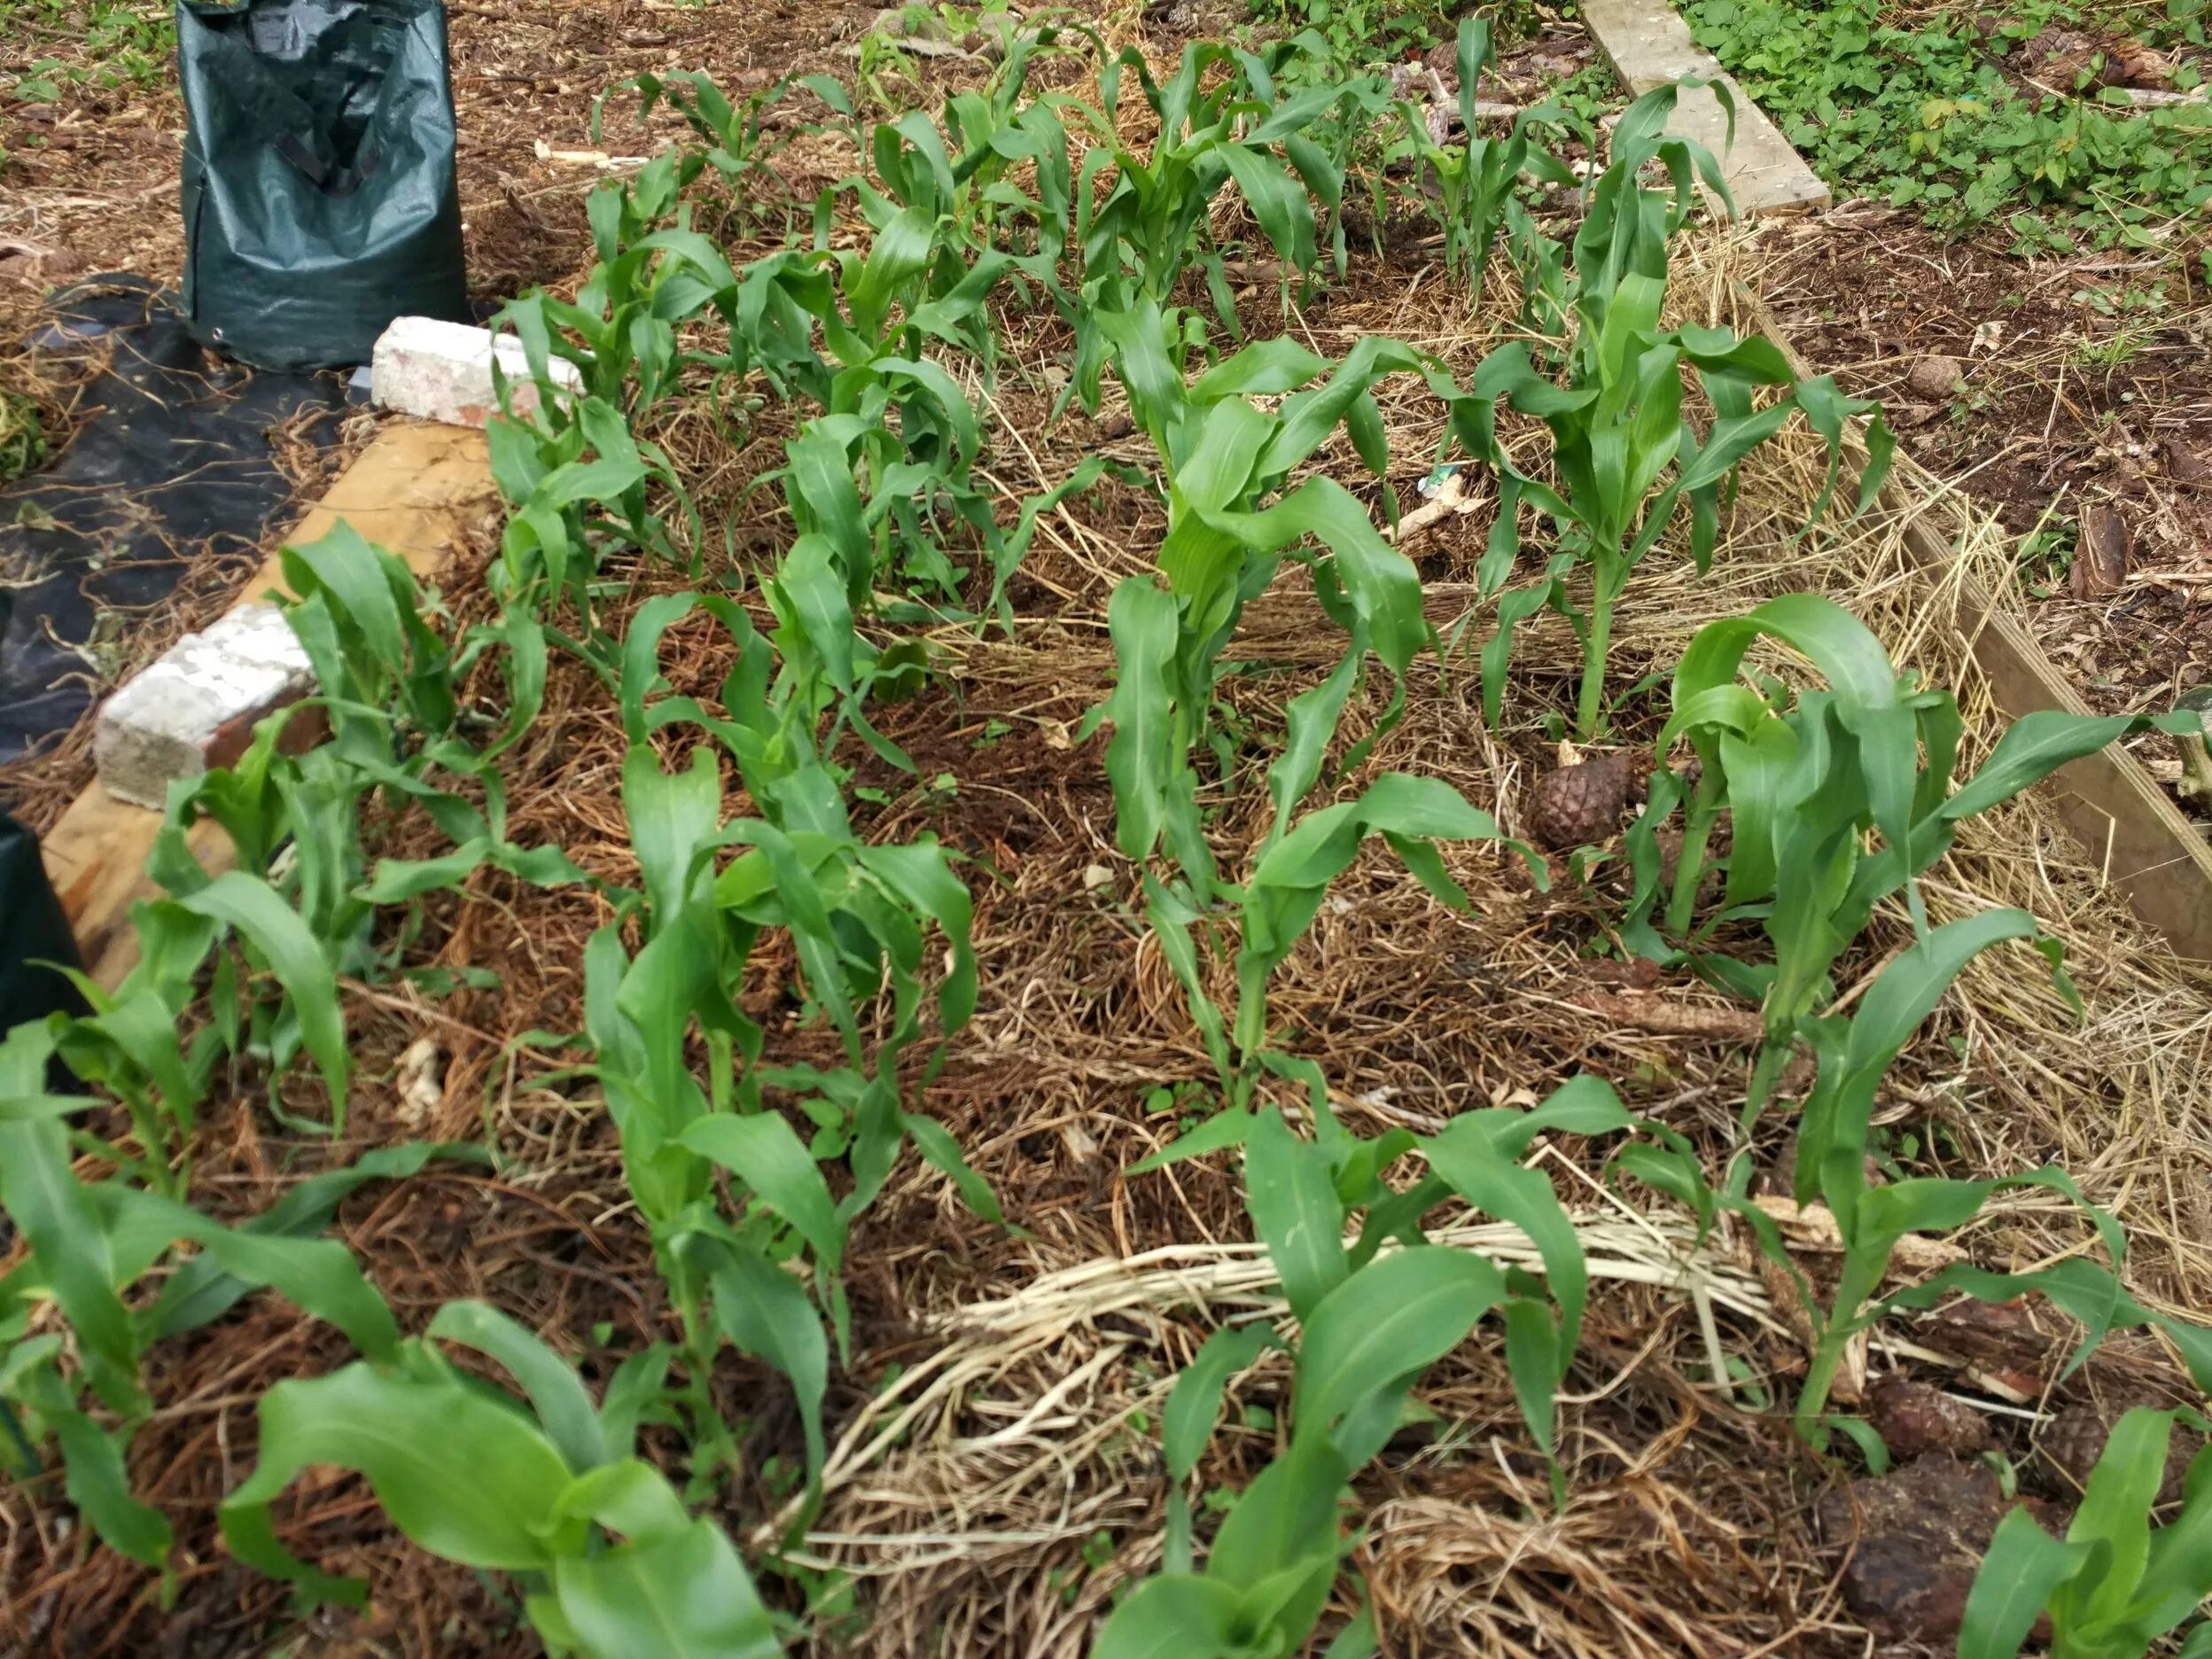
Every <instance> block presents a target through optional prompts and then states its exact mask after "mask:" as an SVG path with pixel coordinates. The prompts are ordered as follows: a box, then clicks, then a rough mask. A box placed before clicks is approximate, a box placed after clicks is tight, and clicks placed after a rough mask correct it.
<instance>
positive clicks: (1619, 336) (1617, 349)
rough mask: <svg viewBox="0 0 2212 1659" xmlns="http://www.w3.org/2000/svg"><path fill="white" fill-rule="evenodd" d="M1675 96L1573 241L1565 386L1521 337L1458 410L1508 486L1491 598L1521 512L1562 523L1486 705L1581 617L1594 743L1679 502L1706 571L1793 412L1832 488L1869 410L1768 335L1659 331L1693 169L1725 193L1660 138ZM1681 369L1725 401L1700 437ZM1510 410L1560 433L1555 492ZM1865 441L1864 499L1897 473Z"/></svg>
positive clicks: (1621, 131) (1583, 706)
mask: <svg viewBox="0 0 2212 1659" xmlns="http://www.w3.org/2000/svg"><path fill="white" fill-rule="evenodd" d="M1674 99H1675V89H1674V88H1672V87H1665V88H1662V89H1660V90H1658V91H1656V92H1652V93H1648V94H1647V95H1646V96H1645V97H1641V98H1639V99H1638V100H1637V101H1636V103H1635V104H1634V105H1632V106H1631V107H1630V109H1629V111H1628V113H1626V114H1625V115H1624V116H1623V117H1622V118H1621V122H1620V125H1619V127H1618V128H1617V129H1616V131H1615V133H1614V139H1613V161H1612V164H1611V165H1610V166H1609V167H1608V168H1607V170H1606V173H1605V175H1604V176H1603V177H1602V178H1601V180H1600V182H1599V183H1598V186H1597V188H1596V190H1595V191H1593V194H1592V198H1591V207H1590V213H1589V216H1588V218H1587V220H1586V221H1585V223H1584V226H1583V229H1582V231H1581V233H1580V235H1579V236H1577V239H1576V269H1577V276H1578V286H1577V295H1576V300H1575V314H1576V331H1575V336H1574V339H1573V342H1572V344H1571V346H1570V347H1569V353H1568V372H1567V384H1566V385H1565V386H1563V387H1562V386H1556V385H1554V384H1553V382H1552V381H1550V380H1549V379H1547V378H1545V377H1544V376H1543V375H1541V374H1539V373H1538V371H1537V370H1536V368H1535V367H1534V365H1533V364H1532V363H1531V362H1530V360H1529V354H1528V348H1527V347H1526V346H1525V345H1524V344H1523V343H1522V342H1520V341H1514V342H1512V343H1510V344H1508V345H1505V346H1501V347H1499V348H1498V349H1497V350H1496V351H1494V352H1492V354H1490V355H1489V356H1488V357H1487V358H1485V359H1484V361H1483V363H1482V366H1481V367H1480V368H1479V369H1478V370H1476V374H1475V378H1474V381H1473V392H1474V394H1475V395H1474V396H1473V397H1472V398H1470V399H1468V400H1466V401H1463V402H1462V404H1461V405H1460V414H1459V416H1458V417H1457V419H1456V421H1455V424H1456V425H1457V427H1458V429H1459V431H1460V437H1461V440H1462V441H1464V442H1465V443H1466V444H1467V446H1468V451H1469V453H1471V454H1473V455H1475V456H1478V457H1480V458H1481V459H1483V460H1485V461H1487V462H1488V463H1490V464H1491V465H1492V466H1493V467H1495V468H1496V469H1497V471H1498V475H1499V511H1498V519H1497V525H1496V528H1495V530H1494V532H1493V534H1492V538H1491V541H1490V546H1489V548H1488V549H1487V551H1486V552H1485V554H1484V558H1483V561H1482V565H1481V569H1480V572H1479V575H1480V580H1481V585H1482V588H1483V591H1484V595H1485V596H1499V590H1500V589H1501V588H1503V587H1504V585H1505V583H1506V581H1507V579H1508V578H1509V577H1510V575H1511V573H1512V571H1513V566H1514V562H1515V558H1516V557H1518V554H1519V552H1520V546H1521V530H1520V518H1519V515H1520V508H1521V506H1522V504H1523V502H1526V503H1528V504H1530V506H1533V507H1534V508H1535V509H1536V510H1537V511H1538V513H1540V514H1542V515H1543V516H1545V517H1547V518H1550V519H1551V520H1552V521H1553V523H1554V526H1556V527H1557V532H1558V536H1559V541H1558V551H1557V552H1556V553H1554V555H1553V556H1552V557H1551V558H1550V560H1549V561H1548V562H1547V564H1546V569H1545V573H1544V577H1543V580H1541V581H1539V582H1538V583H1537V584H1535V585H1534V586H1531V587H1527V588H1519V589H1516V590H1515V591H1513V592H1511V593H1506V594H1503V595H1502V596H1499V599H1498V611H1497V631H1496V633H1495V634H1494V635H1492V639H1491V641H1490V643H1488V645H1487V646H1486V647H1485V648H1484V653H1483V664H1482V674H1483V702H1484V710H1485V712H1486V713H1487V714H1488V716H1489V718H1490V719H1491V720H1493V721H1494V720H1496V719H1497V717H1498V710H1499V702H1500V699H1501V697H1502V696H1503V691H1504V683H1505V674H1506V668H1507V662H1508V659H1509V656H1510V653H1511V650H1512V642H1513V635H1514V630H1515V627H1517V626H1518V625H1519V624H1520V623H1521V622H1522V621H1523V620H1525V619H1527V618H1528V617H1530V616H1532V615H1533V614H1535V612H1536V611H1538V610H1540V609H1542V608H1544V607H1546V606H1549V607H1551V608H1552V609H1554V610H1556V611H1559V612H1561V613H1562V615H1564V616H1565V617H1567V618H1568V619H1569V622H1570V623H1571V624H1572V625H1573V627H1574V629H1575V632H1576V635H1577V638H1578V639H1579V640H1580V641H1581V643H1582V653H1583V672H1582V684H1581V689H1580V691H1579V693H1578V694H1577V698H1576V704H1575V729H1576V731H1577V734H1578V735H1579V736H1582V737H1584V738H1585V739H1587V738H1590V737H1592V736H1595V735H1596V733H1597V729H1598V725H1599V721H1600V720H1601V716H1602V714H1603V713H1604V694H1605V670H1606V661H1607V657H1608V651H1609V650H1610V647H1611V643H1612V636H1613V616H1614V611H1615V609H1616V606H1617V605H1618V604H1619V602H1620V598H1621V596H1622V594H1623V593H1624V591H1625V590H1626V588H1627V586H1628V580H1629V577H1630V575H1631V574H1632V572H1633V571H1634V570H1635V568H1636V566H1637V565H1638V564H1639V563H1640V562H1641V561H1642V559H1643V558H1644V557H1645V556H1646V555H1647V554H1648V553H1649V552H1650V551H1651V550H1652V549H1653V548H1655V546H1657V544H1658V542H1659V539H1660V537H1661V536H1662V535H1663V534H1664V533H1665V532H1666V530H1667V528H1668V526H1670V525H1671V524H1672V523H1673V521H1674V519H1675V517H1676V515H1677V514H1678V512H1679V510H1681V508H1682V506H1683V505H1684V504H1685V503H1686V504H1687V505H1688V507H1689V509H1690V553H1691V557H1693V558H1694V560H1695V561H1696V562H1697V565H1698V568H1699V569H1700V570H1701V571H1702V570H1703V569H1704V568H1705V566H1706V565H1707V564H1708V563H1709V562H1710V559H1711V557H1712V552H1713V547H1714V544H1715V541H1717V537H1718V533H1719V526H1720V510H1721V505H1722V495H1723V492H1724V490H1725V488H1727V487H1728V486H1729V482H1730V479H1732V477H1733V473H1734V471H1735V469H1736V467H1737V466H1738V464H1739V463H1741V461H1742V460H1743V458H1744V457H1745V456H1748V455H1749V454H1750V453H1751V451H1753V450H1754V449H1756V448H1758V446H1759V445H1761V444H1763V443H1764V442H1765V441H1766V440H1768V439H1770V438H1772V436H1773V435H1774V434H1775V433H1776V432H1779V431H1780V430H1781V427H1782V425H1783V424H1784V423H1785V422H1787V421H1788V418H1789V417H1790V414H1791V412H1792V411H1793V410H1794V409H1802V410H1803V413H1804V415H1805V417H1806V419H1807V421H1808V422H1809V423H1810V424H1811V425H1812V427H1813V429H1814V430H1815V431H1816V432H1819V434H1820V435H1821V436H1822V437H1823V438H1824V439H1826V442H1827V446H1828V462H1829V480H1828V483H1829V488H1832V487H1833V486H1834V477H1835V472H1836V471H1837V469H1838V467H1839V466H1840V463H1841V458H1842V435H1843V424H1844V421H1845V419H1846V417H1849V416H1851V415H1856V414H1859V413H1862V412H1864V411H1865V410H1866V409H1871V408H1872V407H1873V406H1872V405H1871V404H1866V403H1862V402H1858V401H1854V400H1850V399H1846V398H1844V397H1843V396H1842V393H1839V392H1838V391H1837V390H1836V388H1835V386H1834V382H1833V381H1831V380H1828V379H1826V378H1820V379H1818V380H1812V381H1807V382H1804V383H1803V384H1799V383H1797V382H1796V380H1795V376H1794V375H1793V373H1792V372H1791V370H1790V367H1789V364H1788V360H1787V359H1786V358H1784V356H1783V355H1782V354H1781V352H1780V349H1779V348H1778V347H1775V346H1774V345H1773V344H1772V342H1771V341H1768V340H1765V339H1757V338H1754V339H1737V338H1736V336H1735V335H1734V334H1733V332H1731V331H1728V330H1726V329H1717V328H1701V327H1695V326H1691V325H1685V326H1683V327H1680V328H1676V329H1663V328H1662V327H1661V326H1660V314H1661V311H1662V309H1663V307H1664V305H1665V301H1666V292H1667V280H1666V261H1667V242H1668V238H1670V237H1671V235H1672V233H1673V232H1674V230H1676V229H1678V227H1679V225H1680V224H1681V222H1682V221H1683V219H1684V218H1685V217H1686V214H1687V213H1688V211H1689V205H1690V202H1691V200H1692V199H1693V197H1694V185H1693V183H1692V178H1693V174H1694V175H1697V176H1702V177H1703V178H1704V179H1705V180H1706V181H1707V183H1708V186H1709V187H1710V188H1712V189H1714V190H1715V191H1717V192H1722V186H1721V185H1720V183H1719V178H1718V175H1717V170H1716V169H1715V168H1714V166H1713V161H1712V158H1711V156H1710V154H1708V153H1707V152H1704V151H1702V150H1701V149H1699V148H1697V146H1695V145H1693V144H1687V143H1686V141H1684V140H1681V139H1676V138H1666V137H1663V136H1662V134H1663V123H1664V121H1665V120H1666V117H1667V115H1668V113H1670V112H1671V110H1672V108H1673V105H1674ZM1653 160H1665V161H1666V163H1667V164H1668V166H1669V167H1671V169H1672V171H1673V173H1674V175H1675V176H1674V185H1675V190H1674V197H1673V200H1672V203H1671V204H1670V201H1669V199H1668V197H1667V195H1666V193H1665V192H1663V191H1654V190H1648V189H1646V188H1645V187H1644V186H1642V185H1641V184H1640V183H1638V175H1640V172H1641V171H1642V170H1643V168H1644V167H1645V166H1646V165H1647V163H1650V162H1652V161H1653ZM1685 368H1686V369H1687V370H1689V371H1690V374H1691V377H1692V378H1694V379H1695V381H1696V383H1697V385H1698V386H1699V388H1700V389H1701V390H1702V392H1703V393H1704V395H1705V397H1706V399H1707V400H1708V401H1710V403H1711V405H1712V408H1713V411H1714V418H1713V420H1712V422H1711V424H1710V427H1709V428H1708V429H1707V430H1706V431H1705V432H1704V433H1703V434H1702V436H1701V435H1700V432H1699V430H1698V428H1697V426H1696V425H1695V424H1693V423H1692V422H1691V421H1690V420H1689V419H1687V418H1686V417H1685V415H1684V412H1683V408H1682V399H1683V389H1684V378H1685V376H1684V370H1685ZM1769 386H1780V387H1786V388H1788V390H1786V391H1785V392H1784V393H1783V394H1782V395H1781V396H1780V398H1778V399H1775V400H1773V401H1770V402H1768V403H1766V404H1764V406H1759V405H1757V404H1756V403H1755V401H1754V393H1756V392H1757V391H1758V390H1759V389H1760V388H1762V387H1769ZM1500 399H1502V400H1504V401H1506V402H1507V404H1508V405H1509V406H1510V407H1512V408H1513V409H1516V410H1518V411H1520V412H1521V413H1523V414H1527V415H1533V416H1535V417H1538V419H1540V420H1541V421H1542V422H1543V423H1544V424H1545V425H1546V427H1547V428H1549V430H1550V434H1551V440H1552V466H1553V471H1554V474H1555V476H1556V477H1557V479H1558V487H1556V488H1554V487H1553V486H1552V485H1550V484H1547V483H1546V482H1544V481H1542V480H1541V479H1537V478H1535V477H1532V476H1530V475H1529V474H1527V473H1524V472H1522V471H1520V470H1518V468H1516V467H1515V464H1514V462H1513V460H1512V457H1511V456H1510V455H1509V454H1508V453H1507V450H1506V448H1505V446H1504V445H1503V444H1502V443H1501V442H1499V439H1498V435H1497V430H1496V424H1495V415H1494V406H1495V403H1496V401H1498V400H1500ZM1869 448H1870V452H1871V453H1872V454H1873V456H1874V460H1873V463H1871V464H1870V465H1869V467H1868V469H1867V471H1866V473H1865V479H1864V481H1863V483H1862V487H1861V491H1860V500H1861V502H1865V501H1868V500H1871V499H1872V497H1873V493H1874V492H1875V491H1876V490H1877V489H1879V487H1880V486H1881V479H1882V477H1883V474H1884V470H1885V467H1886V463H1887V458H1888V454H1889V442H1888V438H1887V432H1886V430H1885V429H1883V428H1881V426H1880V424H1879V423H1877V424H1876V426H1875V428H1874V432H1873V435H1872V436H1871V437H1870V441H1869ZM1828 493H1829V492H1828V489H1824V490H1823V492H1822V494H1821V497H1820V499H1819V502H1817V503H1816V504H1815V507H1814V509H1813V513H1812V518H1814V519H1815V520H1816V521H1817V520H1818V519H1819V517H1820V515H1821V513H1822V512H1824V511H1825V510H1826V502H1827V498H1828ZM1578 565H1587V566H1588V568H1589V572H1590V579H1589V580H1590V589H1589V596H1588V599H1587V601H1586V602H1580V601H1577V599H1576V598H1575V597H1574V596H1572V595H1571V593H1570V591H1569V584H1568V580H1567V579H1568V576H1569V573H1570V572H1572V571H1573V570H1575V569H1576V568H1577V566H1578Z"/></svg>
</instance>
